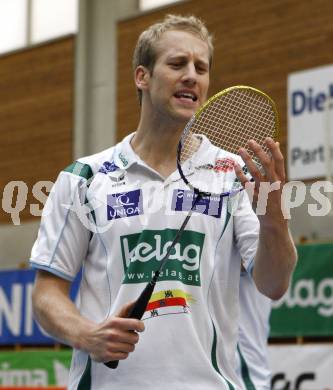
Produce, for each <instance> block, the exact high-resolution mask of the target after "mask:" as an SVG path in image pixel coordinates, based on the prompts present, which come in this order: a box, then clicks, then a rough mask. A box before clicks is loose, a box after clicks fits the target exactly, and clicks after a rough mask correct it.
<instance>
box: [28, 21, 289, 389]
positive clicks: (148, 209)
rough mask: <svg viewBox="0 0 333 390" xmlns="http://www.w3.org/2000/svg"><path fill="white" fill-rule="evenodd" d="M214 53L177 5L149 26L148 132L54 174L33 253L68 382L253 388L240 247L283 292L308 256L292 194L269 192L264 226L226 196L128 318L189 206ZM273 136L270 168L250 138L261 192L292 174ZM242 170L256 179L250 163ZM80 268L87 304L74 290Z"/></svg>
mask: <svg viewBox="0 0 333 390" xmlns="http://www.w3.org/2000/svg"><path fill="white" fill-rule="evenodd" d="M212 53H213V48H212V43H211V37H210V35H209V33H208V31H207V29H206V27H205V26H204V25H203V23H202V22H201V21H200V20H198V19H197V18H194V17H180V16H169V17H167V18H166V19H165V20H164V21H163V22H162V23H159V24H155V25H153V26H151V27H150V28H149V29H148V30H146V31H145V32H143V33H142V34H141V36H140V38H139V40H138V44H137V47H136V50H135V53H134V61H133V62H134V74H135V83H136V87H137V89H138V92H139V100H140V104H141V115H140V121H139V124H138V127H137V129H136V132H135V133H134V134H131V135H129V136H128V137H126V138H125V139H124V140H123V141H122V142H121V143H119V144H118V145H116V146H115V147H114V148H110V149H107V150H106V151H104V152H101V153H99V154H97V155H94V156H89V157H85V158H82V159H80V160H78V162H76V163H75V164H73V165H72V166H70V167H68V168H67V169H66V170H65V171H64V172H62V173H60V175H59V177H58V179H57V182H56V184H55V186H54V189H53V191H52V196H51V197H50V201H49V204H47V206H46V214H48V216H45V217H44V218H43V220H42V223H41V229H40V233H39V236H38V239H37V241H36V243H35V245H34V248H33V251H32V257H31V263H32V264H33V266H35V267H36V268H38V269H39V272H38V275H37V278H36V284H35V288H34V293H33V302H34V311H35V314H36V317H37V319H38V320H39V322H40V324H41V325H42V326H43V327H44V328H45V329H46V330H47V331H48V332H49V333H51V334H52V335H54V336H55V337H57V338H59V339H60V340H62V341H63V342H65V343H67V344H69V345H71V346H73V347H74V355H73V362H72V366H71V372H70V383H69V387H68V388H69V390H74V389H79V390H82V389H92V390H106V389H110V388H114V389H117V390H122V389H137V388H140V387H142V388H145V389H147V390H149V389H156V388H158V389H159V390H164V389H174V390H187V389H191V390H199V389H200V390H202V389H205V390H212V389H236V388H241V384H240V383H239V382H238V379H237V376H236V374H235V362H234V360H235V359H234V356H235V349H236V339H237V321H238V284H239V269H240V268H239V267H240V259H241V258H242V259H243V260H244V262H245V265H246V268H247V269H248V270H249V271H250V269H251V268H253V275H254V280H255V281H256V284H257V286H258V288H259V289H260V290H261V291H263V292H264V293H265V294H267V295H269V296H271V297H272V298H276V297H279V296H280V295H281V294H282V293H283V292H284V291H285V289H286V288H287V286H288V283H289V277H290V273H291V272H292V269H293V267H294V264H295V261H296V256H295V249H294V246H293V244H292V241H291V240H290V235H289V231H288V227H287V223H286V221H285V220H284V218H283V216H282V213H281V208H280V200H281V193H280V191H274V192H272V193H271V194H270V196H269V199H268V207H267V213H266V215H265V216H260V225H259V223H258V219H257V218H256V216H255V214H254V213H253V211H252V210H251V206H250V204H249V201H248V199H247V197H246V194H245V192H244V191H243V192H242V195H241V197H240V198H241V201H240V202H239V207H238V209H242V212H241V213H240V214H241V216H235V217H233V218H228V217H227V203H228V202H227V201H226V202H224V203H223V207H222V210H221V213H220V214H219V215H218V216H211V215H205V214H203V213H200V211H199V210H198V211H197V212H196V213H195V214H196V215H195V216H194V217H193V218H191V220H190V222H189V223H188V226H187V228H186V229H185V231H184V233H183V235H182V237H181V239H180V241H179V243H178V244H177V247H176V248H175V249H174V251H173V253H172V254H171V256H170V259H169V261H168V264H167V266H166V267H165V269H164V272H163V275H162V276H161V277H160V279H159V282H158V284H157V286H156V288H155V292H154V294H153V296H152V298H151V300H150V302H149V305H148V306H147V311H146V313H145V314H144V316H143V319H144V320H145V321H144V322H143V321H140V320H135V319H130V318H127V315H128V313H129V310H130V308H131V305H132V302H133V301H135V299H136V298H137V297H138V296H139V294H140V293H141V291H142V289H143V287H144V286H145V283H146V282H147V281H148V280H150V278H151V276H152V274H153V273H154V270H156V269H157V266H158V264H159V261H160V259H161V257H162V256H163V253H165V251H166V250H167V248H168V247H169V245H170V242H171V241H172V240H173V238H174V236H175V234H176V232H177V231H178V229H179V227H180V225H181V223H182V221H183V218H184V211H183V209H182V208H180V209H179V208H177V207H175V200H176V199H177V197H178V196H180V195H182V194H185V193H187V192H186V191H189V189H188V188H187V187H186V185H185V183H183V181H182V180H181V178H180V176H179V174H178V172H177V170H176V147H177V144H178V141H179V138H180V134H181V132H182V129H183V128H184V126H185V124H186V122H187V121H188V120H189V119H190V117H191V116H192V115H193V113H194V112H195V111H196V110H197V109H198V108H199V107H200V106H201V105H202V104H203V103H204V102H205V100H206V98H207V91H208V86H209V70H210V66H211V61H212ZM267 145H268V148H269V150H270V152H271V155H272V157H270V156H268V155H267V154H266V153H264V152H263V150H262V149H261V148H260V147H259V146H258V145H257V144H256V143H255V142H254V141H251V142H250V144H249V147H250V148H252V149H253V151H254V152H255V154H256V155H257V156H258V158H260V160H261V161H262V162H263V166H264V168H265V174H263V173H260V172H259V171H258V170H257V168H256V165H255V164H254V163H253V162H252V160H251V158H250V156H249V155H248V153H247V152H246V150H245V149H241V150H240V154H241V156H242V158H243V159H244V161H245V162H246V163H247V165H248V168H249V170H250V172H251V174H252V176H253V177H254V180H255V181H254V183H255V191H254V192H255V193H257V191H258V188H259V185H260V183H261V182H262V181H271V182H276V181H282V182H283V181H284V166H283V158H282V155H281V152H280V150H279V145H278V144H277V143H275V142H274V141H273V140H268V141H267ZM207 147H210V146H209V145H208V146H207ZM237 175H238V178H239V180H240V181H241V182H242V184H243V185H244V186H245V185H246V184H247V183H248V180H247V178H246V177H245V175H244V174H243V173H242V171H241V169H240V167H238V168H237ZM51 201H52V202H51ZM64 205H65V206H64ZM84 211H87V213H86V214H85V212H84ZM254 259H255V261H254ZM81 267H83V277H82V282H81V286H80V306H79V309H77V308H76V307H75V306H74V305H73V304H72V303H71V301H70V300H69V299H68V290H69V286H70V281H71V280H72V279H73V278H74V277H75V275H76V273H77V272H78V271H79V269H80V268H81ZM113 360H120V363H119V366H118V368H117V369H114V370H112V369H109V368H107V367H106V366H105V365H104V364H102V362H109V361H113Z"/></svg>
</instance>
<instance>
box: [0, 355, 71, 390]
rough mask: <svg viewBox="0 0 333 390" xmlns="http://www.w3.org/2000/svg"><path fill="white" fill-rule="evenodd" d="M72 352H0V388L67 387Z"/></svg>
mask: <svg viewBox="0 0 333 390" xmlns="http://www.w3.org/2000/svg"><path fill="white" fill-rule="evenodd" d="M71 358H72V351H71V350H69V349H68V350H67V349H66V350H61V351H55V350H43V349H41V350H33V351H32V350H31V351H17V352H16V351H10V352H3V351H0V386H4V385H6V386H24V385H25V386H50V385H53V386H54V385H56V386H66V385H67V380H68V373H69V366H70V362H71Z"/></svg>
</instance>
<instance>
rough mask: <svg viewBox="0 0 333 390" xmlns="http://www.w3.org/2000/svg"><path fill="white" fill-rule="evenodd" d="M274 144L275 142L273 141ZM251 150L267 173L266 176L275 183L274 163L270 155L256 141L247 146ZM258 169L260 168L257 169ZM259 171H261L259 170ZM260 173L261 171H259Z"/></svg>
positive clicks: (251, 141)
mask: <svg viewBox="0 0 333 390" xmlns="http://www.w3.org/2000/svg"><path fill="white" fill-rule="evenodd" d="M273 142H274V141H273ZM247 146H248V147H249V149H250V150H251V151H252V152H253V153H254V155H255V156H256V157H257V159H258V160H259V161H260V164H261V166H262V167H263V170H264V172H265V175H266V176H267V177H268V178H269V179H270V180H272V181H275V180H276V178H275V177H274V173H275V171H274V162H273V161H272V157H271V155H270V154H268V153H267V152H265V151H264V150H263V148H262V147H261V146H260V145H259V144H258V143H257V142H256V141H254V140H250V141H249V142H248V144H247ZM257 169H258V168H257ZM258 170H259V169H258ZM259 172H260V170H259Z"/></svg>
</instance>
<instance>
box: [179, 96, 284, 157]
mask: <svg viewBox="0 0 333 390" xmlns="http://www.w3.org/2000/svg"><path fill="white" fill-rule="evenodd" d="M275 122H276V114H275V112H274V110H273V108H272V105H271V103H270V101H269V100H268V99H267V98H266V97H264V96H262V95H260V94H258V93H254V92H253V91H251V90H246V89H235V90H233V91H231V92H229V93H227V94H226V95H221V96H218V97H217V98H216V99H215V100H213V101H212V102H211V103H209V104H208V105H207V106H206V107H205V108H204V109H203V110H202V112H200V113H199V115H198V116H197V117H196V118H195V120H194V122H193V123H192V126H191V128H190V129H189V131H188V132H187V136H186V139H185V140H184V141H183V149H182V155H181V161H184V160H187V159H188V158H190V157H191V156H192V155H193V154H194V153H195V152H196V151H197V150H198V142H193V138H194V137H193V136H194V135H195V134H202V135H205V136H206V137H207V138H208V139H209V140H210V141H211V142H212V143H213V144H214V145H215V146H217V147H219V148H221V149H224V150H226V151H228V152H231V153H234V154H238V150H239V148H240V147H245V146H246V143H247V141H248V140H249V139H255V140H256V141H257V142H258V143H259V145H260V146H261V147H262V148H263V150H264V151H266V152H267V151H268V150H267V147H266V145H265V144H264V140H265V138H266V137H267V136H271V137H274V133H275ZM248 152H249V154H250V155H251V157H252V158H254V159H255V156H253V153H252V151H250V150H248Z"/></svg>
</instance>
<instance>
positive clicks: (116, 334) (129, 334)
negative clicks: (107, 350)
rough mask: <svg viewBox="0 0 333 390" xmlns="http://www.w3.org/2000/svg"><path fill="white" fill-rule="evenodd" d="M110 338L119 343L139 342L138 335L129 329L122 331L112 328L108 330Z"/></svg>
mask: <svg viewBox="0 0 333 390" xmlns="http://www.w3.org/2000/svg"><path fill="white" fill-rule="evenodd" d="M110 340H112V341H116V342H121V343H128V344H137V343H138V342H139V335H138V334H137V333H136V332H134V331H131V330H127V331H124V330H120V329H113V330H112V331H111V332H110Z"/></svg>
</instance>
